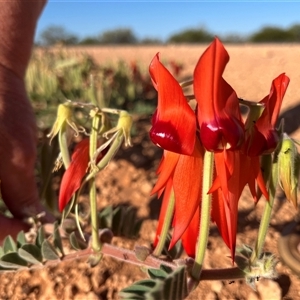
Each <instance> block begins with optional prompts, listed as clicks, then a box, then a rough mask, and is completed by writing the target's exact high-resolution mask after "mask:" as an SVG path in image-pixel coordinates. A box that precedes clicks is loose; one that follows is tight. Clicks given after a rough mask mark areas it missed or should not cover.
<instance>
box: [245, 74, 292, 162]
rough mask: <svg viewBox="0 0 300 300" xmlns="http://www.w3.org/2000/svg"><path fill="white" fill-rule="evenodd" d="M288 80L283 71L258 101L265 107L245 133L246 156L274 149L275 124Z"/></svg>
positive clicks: (270, 151) (276, 140)
mask: <svg viewBox="0 0 300 300" xmlns="http://www.w3.org/2000/svg"><path fill="white" fill-rule="evenodd" d="M289 82H290V79H289V78H288V77H287V76H286V75H285V74H284V73H283V74H281V75H279V76H278V77H277V78H275V79H274V80H273V81H272V85H271V90H270V93H269V95H267V96H266V97H265V98H263V99H262V100H261V101H260V103H261V104H264V106H265V108H264V110H263V112H262V114H261V116H260V117H259V118H258V119H257V120H251V122H250V123H251V124H252V127H251V128H249V129H248V130H247V133H246V134H247V138H246V143H245V150H244V151H245V152H246V154H247V155H248V156H251V157H253V156H259V155H262V154H266V153H272V152H273V151H274V150H275V148H276V146H277V143H278V140H279V137H278V134H277V131H276V129H275V125H276V121H277V118H278V115H279V112H280V108H281V104H282V100H283V97H284V95H285V92H286V89H287V87H288V85H289Z"/></svg>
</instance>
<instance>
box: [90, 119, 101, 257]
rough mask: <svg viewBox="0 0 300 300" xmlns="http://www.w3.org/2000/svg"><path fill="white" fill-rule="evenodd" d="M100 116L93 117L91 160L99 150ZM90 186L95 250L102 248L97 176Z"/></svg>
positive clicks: (93, 245)
mask: <svg viewBox="0 0 300 300" xmlns="http://www.w3.org/2000/svg"><path fill="white" fill-rule="evenodd" d="M100 118H101V117H100V116H99V115H98V114H97V113H96V114H95V116H94V117H93V122H92V130H91V136H90V148H89V155H90V160H92V159H93V156H94V153H95V151H96V150H97V138H98V131H99V127H100ZM89 185H90V186H89V188H90V206H91V224H92V248H93V250H94V251H95V252H99V251H100V250H101V243H100V239H99V234H98V231H99V220H98V210H97V195H96V183H95V177H93V178H91V180H90V182H89Z"/></svg>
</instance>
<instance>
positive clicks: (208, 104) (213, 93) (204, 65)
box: [194, 38, 244, 151]
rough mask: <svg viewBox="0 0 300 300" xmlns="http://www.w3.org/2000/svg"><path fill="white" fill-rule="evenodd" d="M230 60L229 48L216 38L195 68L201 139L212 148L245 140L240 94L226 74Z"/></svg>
mask: <svg viewBox="0 0 300 300" xmlns="http://www.w3.org/2000/svg"><path fill="white" fill-rule="evenodd" d="M228 61H229V55H228V53H227V51H226V50H225V48H224V46H223V45H222V43H221V42H220V41H219V40H218V39H217V38H216V39H215V40H214V41H213V43H212V44H211V45H210V46H209V47H208V48H207V50H206V51H205V52H204V53H203V55H202V56H201V57H200V59H199V61H198V63H197V65H196V68H195V71H194V94H195V97H196V100H197V103H198V108H197V118H198V123H199V128H200V139H201V142H202V144H203V146H204V148H205V149H206V150H208V151H222V150H223V149H224V148H226V149H237V148H239V147H240V146H241V144H242V142H243V140H244V126H243V123H242V121H241V116H240V110H239V101H238V97H237V95H236V93H235V91H234V90H233V88H232V87H231V86H230V85H229V84H228V83H227V82H226V81H225V80H224V78H223V77H222V74H223V72H224V69H225V66H226V64H227V63H228Z"/></svg>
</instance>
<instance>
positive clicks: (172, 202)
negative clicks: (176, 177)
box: [153, 191, 175, 256]
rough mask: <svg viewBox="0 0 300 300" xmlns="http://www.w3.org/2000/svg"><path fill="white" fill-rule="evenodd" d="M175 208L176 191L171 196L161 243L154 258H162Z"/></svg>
mask: <svg viewBox="0 0 300 300" xmlns="http://www.w3.org/2000/svg"><path fill="white" fill-rule="evenodd" d="M174 207H175V196H174V191H172V192H171V195H170V199H169V203H168V208H167V211H166V214H165V219H164V223H163V226H162V229H161V233H160V237H159V241H158V244H157V246H156V248H155V250H154V251H153V255H154V256H160V255H161V253H162V251H163V249H164V246H165V243H166V239H167V235H168V232H169V229H170V225H171V221H172V216H173V212H174Z"/></svg>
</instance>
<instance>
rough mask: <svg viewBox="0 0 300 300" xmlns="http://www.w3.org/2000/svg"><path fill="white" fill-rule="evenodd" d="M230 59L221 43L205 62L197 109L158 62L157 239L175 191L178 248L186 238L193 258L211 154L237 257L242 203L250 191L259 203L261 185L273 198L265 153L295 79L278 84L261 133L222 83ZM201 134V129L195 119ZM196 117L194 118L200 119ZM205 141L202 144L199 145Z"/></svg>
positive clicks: (199, 69) (221, 217)
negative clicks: (206, 154)
mask: <svg viewBox="0 0 300 300" xmlns="http://www.w3.org/2000/svg"><path fill="white" fill-rule="evenodd" d="M228 61H229V55H228V53H227V52H226V50H225V49H224V46H223V45H222V43H221V42H220V41H219V40H218V39H215V40H214V41H213V43H212V44H211V45H210V46H209V47H208V49H207V50H206V51H205V52H204V53H203V55H202V56H201V57H200V59H199V61H198V63H197V65H196V68H195V71H194V94H195V98H196V100H197V110H196V113H194V112H193V111H192V110H191V109H190V107H189V106H188V104H187V102H186V99H185V97H184V95H183V92H182V89H181V87H180V85H179V84H178V83H177V81H176V80H175V79H174V78H173V77H172V75H171V74H170V73H169V72H168V71H167V70H166V69H165V67H164V66H163V65H162V64H161V63H160V62H159V59H158V55H156V57H155V58H154V59H153V60H152V62H151V65H150V73H151V77H152V81H153V84H154V86H155V88H156V90H157V91H158V108H157V110H156V112H155V114H154V116H153V119H152V125H153V127H152V129H151V131H150V136H151V138H152V141H154V142H155V143H156V144H158V145H160V146H161V147H162V148H163V149H165V150H168V151H164V157H163V159H162V161H161V164H160V166H159V170H158V173H159V177H158V181H157V183H156V185H155V187H154V189H153V191H152V193H158V195H159V196H161V195H162V194H163V193H164V196H163V204H162V209H161V212H160V217H159V223H158V228H157V232H156V239H155V242H154V245H156V244H157V242H158V239H159V236H160V233H161V230H162V225H163V221H164V217H165V214H166V211H167V208H168V205H169V199H170V196H171V195H172V193H173V192H174V197H175V208H174V214H173V227H174V230H173V235H172V240H171V243H170V247H172V246H174V245H175V243H176V242H177V241H178V240H179V239H181V240H182V243H183V246H184V248H185V250H186V252H187V253H188V255H190V256H194V254H195V245H196V241H197V238H198V235H199V234H198V230H199V223H200V204H201V193H202V172H203V170H202V168H203V155H204V148H205V149H206V150H207V151H212V152H215V153H214V158H215V164H214V168H215V171H216V172H215V177H214V182H213V184H212V186H211V188H210V190H209V191H207V192H208V193H212V197H213V201H212V209H211V218H212V220H213V221H214V222H216V224H217V226H218V228H219V231H220V234H221V236H222V238H223V240H224V241H225V243H226V244H227V246H228V247H229V248H230V250H231V255H232V258H234V253H235V244H236V230H237V216H238V201H239V198H240V196H241V194H242V191H243V189H244V187H245V186H246V185H249V188H250V191H251V193H252V195H253V198H254V199H255V201H257V194H256V186H258V187H259V189H260V190H261V191H262V193H263V194H264V196H265V197H266V198H267V199H268V191H267V189H266V186H265V183H264V180H263V176H262V172H261V169H260V157H259V156H260V155H262V154H263V153H270V152H272V151H274V149H275V147H276V145H277V133H276V130H275V129H274V126H275V123H276V120H277V117H278V114H279V110H280V106H281V102H282V98H283V96H284V93H285V91H286V88H287V85H288V82H289V79H288V78H287V77H286V76H285V75H284V74H282V75H280V76H279V77H278V78H276V79H275V80H274V81H273V84H272V88H271V92H270V94H269V95H268V96H267V97H265V98H264V99H263V100H262V101H261V103H262V104H264V106H265V109H264V111H263V113H262V114H261V116H260V117H259V118H258V119H257V120H255V121H256V123H255V125H254V126H253V128H250V129H249V128H247V132H246V135H245V128H244V124H243V122H242V118H241V114H240V108H239V100H238V97H237V95H236V93H235V91H234V90H233V88H232V87H231V86H230V85H229V84H228V83H227V82H226V81H225V80H224V78H223V77H222V75H223V72H224V69H225V66H226V64H227V63H228ZM194 114H196V115H197V121H198V132H199V135H198V133H196V131H195V118H194V117H195V115H194ZM193 116H194V117H193ZM199 137H200V139H198V138H199Z"/></svg>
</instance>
